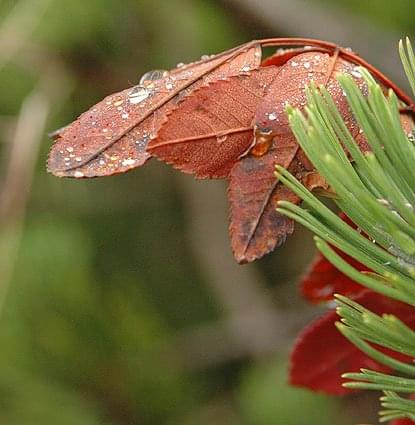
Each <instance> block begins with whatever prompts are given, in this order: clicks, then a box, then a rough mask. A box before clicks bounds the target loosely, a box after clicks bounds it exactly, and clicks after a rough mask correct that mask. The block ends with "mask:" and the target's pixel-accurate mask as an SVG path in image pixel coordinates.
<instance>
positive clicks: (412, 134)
mask: <svg viewBox="0 0 415 425" xmlns="http://www.w3.org/2000/svg"><path fill="white" fill-rule="evenodd" d="M407 136H408V140H409V141H410V142H412V143H415V131H411V132H410V133H408V134H407Z"/></svg>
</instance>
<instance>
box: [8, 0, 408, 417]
mask: <svg viewBox="0 0 415 425" xmlns="http://www.w3.org/2000/svg"><path fill="white" fill-rule="evenodd" d="M47 3H48V4H47ZM370 3H372V2H370ZM42 5H44V6H45V11H44V13H38V14H37V12H36V10H39V9H41V8H42V7H43V6H42ZM378 5H379V2H376V4H375V2H373V9H372V12H373V10H377V8H378ZM17 6H19V7H20V11H21V15H19V16H20V18H19V19H17V20H16V21H15V22H14V26H13V27H12V31H11V33H10V34H11V35H10V34H9V37H10V38H9V39H8V40H9V41H8V42H7V43H4V44H1V42H0V178H1V179H2V180H1V183H3V181H4V180H3V177H4V176H5V174H6V170H7V168H8V165H9V163H8V158H9V156H8V155H9V150H10V145H11V141H12V140H13V134H14V130H15V126H16V118H17V116H18V114H19V111H20V108H21V105H22V103H23V102H24V101H25V99H26V98H27V96H29V95H30V93H31V92H32V91H33V90H34V91H37V90H41V91H42V92H43V93H45V94H47V95H48V96H50V101H51V105H50V114H49V119H48V123H47V128H46V129H45V133H46V131H48V130H49V131H51V130H54V129H55V128H58V127H61V126H62V125H64V124H66V123H67V122H69V121H72V120H73V119H74V118H75V117H76V116H77V115H78V114H80V113H81V112H83V111H84V110H85V109H86V108H88V107H89V106H90V105H91V104H93V103H95V102H96V101H98V100H100V99H101V98H102V97H104V96H105V95H106V94H108V93H111V92H113V91H116V90H119V89H122V88H125V87H127V86H129V85H133V84H135V83H137V81H138V80H139V77H140V75H141V74H143V73H144V72H145V71H147V70H149V69H155V68H162V69H163V68H170V67H173V66H174V65H175V64H176V63H178V62H182V61H183V62H186V61H190V60H194V59H196V58H198V57H200V56H201V55H202V54H207V53H215V52H219V51H221V50H223V49H226V48H230V47H232V46H234V45H236V44H238V43H241V42H243V41H246V40H248V39H250V38H252V37H251V35H250V34H247V33H245V32H244V31H245V29H244V28H245V27H244V22H246V21H247V20H249V17H246V16H240V15H238V14H237V13H234V9H230V6H229V4H228V2H220V1H214V0H209V1H206V0H169V1H163V0H152V1H150V0H141V1H136V0H125V1H122V2H120V1H116V0H87V1H86V0H2V1H1V2H0V40H2V38H1V36H2V30H3V29H4V26H5V24H6V23H7V22H8V19H9V17H10V15H9V14H10V13H13V11H14V10H15V9H14V8H15V7H17ZM46 6H47V7H46ZM362 7H363V6H362ZM305 13H306V11H305ZM376 13H377V12H376ZM379 13H380V12H379ZM408 15H409V14H406V13H404V14H403V16H404V17H403V18H402V19H405V22H407V20H408V19H409V17H408ZM21 16H23V17H24V19H23V18H22V17H21ZM385 16H389V15H385ZM385 19H387V18H385ZM397 19H398V18H397ZM399 19H400V18H399ZM29 24H30V25H31V24H33V31H29V33H28V34H25V31H26V30H27V31H28V29H29V27H30V25H29ZM9 30H10V28H9ZM276 35H278V34H276ZM291 35H294V34H291ZM298 35H304V34H300V33H299V34H298ZM19 40H20V41H22V42H21V44H20V45H19V46H17V44H18V43H17V44H16V46H17V47H16V46H15V43H16V41H19ZM14 47H16V50H15V51H14V53H13V55H12V57H11V58H7V60H6V59H4V58H6V57H7V56H6V54H5V52H6V51H7V52H8V51H11V49H12V48H14ZM49 145H50V142H49V141H48V140H47V137H46V136H45V137H44V139H43V141H42V143H41V146H40V153H39V160H38V162H37V166H36V169H35V173H34V177H33V182H32V185H31V191H30V193H29V196H28V197H27V199H26V201H27V208H26V217H25V220H24V221H22V223H23V229H22V237H21V240H20V248H19V251H18V253H17V256H16V258H15V259H14V272H13V274H12V278H11V280H10V282H9V285H8V286H9V290H8V294H7V298H6V302H5V305H4V308H3V309H2V310H0V347H1V349H0V423H1V424H2V425H3V424H4V425H38V424H56V425H72V424H76V425H95V424H100V425H124V424H129V425H130V424H131V425H132V424H134V425H175V424H177V425H179V424H180V425H183V424H186V425H187V424H189V425H193V424H195V423H197V424H198V425H205V424H206V425H208V424H209V425H211V424H212V423H214V424H215V425H236V424H238V425H239V424H240V425H254V424H255V425H262V424H264V425H265V424H266V425H274V424H275V425H281V424H284V425H289V424H290V423H293V424H294V423H296V424H298V423H307V424H308V423H310V424H311V422H309V420H311V419H309V418H310V417H311V415H312V413H311V412H313V411H318V412H319V424H320V425H329V424H331V423H336V424H337V423H341V422H340V419H337V418H336V417H333V414H334V413H333V412H334V410H335V409H337V406H338V404H337V402H333V401H331V400H328V399H326V398H322V397H319V396H314V395H310V394H307V393H305V392H303V391H298V390H291V389H288V388H287V387H286V386H285V383H284V384H283V380H282V379H277V378H278V376H279V374H281V373H282V372H281V370H283V368H285V363H281V364H280V365H277V366H274V365H272V366H262V365H261V364H260V365H259V366H258V364H257V363H256V362H258V361H259V357H258V356H257V357H255V356H253V355H252V356H250V355H248V354H246V353H242V354H240V353H239V352H238V349H239V348H240V347H239V345H238V343H235V341H234V340H233V339H232V338H230V337H229V338H223V336H221V334H220V335H219V337H215V338H211V337H210V335H211V334H210V333H209V332H207V333H206V334H207V335H208V336H207V337H206V342H205V344H206V346H204V345H203V344H200V343H199V341H200V340H199V339H197V338H196V339H195V341H196V342H195V343H194V344H195V345H196V347H195V348H196V349H198V350H199V351H198V353H199V356H200V358H199V359H196V360H198V361H200V359H202V360H203V358H204V352H205V351H210V352H212V350H213V351H214V350H215V347H214V346H213V345H214V343H218V341H219V342H221V343H222V345H220V344H219V343H218V346H219V348H217V353H216V354H215V356H216V357H215V356H213V358H215V359H216V363H215V362H212V363H211V364H210V365H206V366H203V362H199V363H198V362H197V361H195V362H194V363H192V362H191V360H192V359H191V356H190V355H189V352H188V351H186V350H187V349H188V347H186V346H185V344H182V343H181V342H182V341H183V340H186V341H189V339H190V341H193V340H192V337H193V335H194V334H195V333H196V334H197V335H199V333H198V332H199V331H200V334H201V335H206V334H205V333H204V331H205V328H204V327H205V326H206V327H208V328H209V327H210V326H211V327H212V328H214V329H219V330H221V329H223V327H225V328H226V329H228V330H229V329H230V330H231V331H232V330H234V328H236V326H234V324H233V322H231V324H227V325H225V326H224V325H223V323H226V320H227V319H229V317H228V316H229V315H230V313H229V312H228V311H227V310H226V308H225V307H224V305H223V304H221V303H220V302H219V300H218V296H217V294H216V293H215V291H214V289H212V288H211V286H209V279H211V276H208V275H207V273H206V270H203V269H202V268H201V267H200V263H199V259H198V258H197V254H196V253H195V252H193V250H192V245H191V244H190V243H189V235H188V233H187V232H188V228H189V226H190V224H191V220H193V219H195V217H193V216H192V215H191V212H190V211H189V209H188V208H187V206H186V203H185V196H184V195H183V188H182V186H181V185H180V183H178V182H180V180H178V177H177V173H175V172H174V171H172V170H169V169H168V168H167V167H162V166H161V164H159V163H158V162H157V161H151V162H150V163H149V164H148V165H146V167H144V168H143V169H141V170H137V171H134V172H132V173H129V174H126V175H122V176H118V177H114V178H108V179H107V178H104V179H97V180H92V181H70V180H59V179H57V178H54V177H52V176H49V175H47V174H46V172H45V167H44V163H45V156H46V153H47V151H48V148H49ZM14 171H18V170H14ZM188 178H190V177H188ZM209 183H210V182H206V183H205V184H209ZM1 190H2V184H1V185H0V191H1ZM224 196H225V195H224ZM214 213H215V211H213V212H212V214H214ZM19 217H20V216H19V215H18V214H17V213H16V217H11V219H10V218H9V221H8V222H7V223H0V249H2V247H7V246H9V245H10V246H12V240H13V239H14V238H18V239H20V236H19V229H18V226H17V225H16V223H15V220H17V221H19V220H21V218H19ZM2 225H4V228H3V227H1V226H2ZM223 226H224V227H223V228H221V229H220V231H221V232H224V231H225V226H226V225H225V224H223ZM6 230H7V232H6ZM209 230H211V231H214V229H209ZM13 232H14V233H15V234H14V233H13ZM6 237H7V240H6ZM9 238H10V243H9ZM296 238H297V236H296ZM294 242H295V243H294ZM298 246H301V249H299V248H298ZM307 246H310V242H309V243H308V245H307V242H306V240H305V239H293V240H292V242H291V244H290V242H288V243H287V245H286V247H284V248H283V249H282V250H280V251H279V252H278V253H276V254H275V255H273V256H270V257H269V258H267V259H266V260H264V261H263V262H262V264H261V265H259V266H255V265H252V266H244V267H251V270H252V271H254V272H255V273H257V274H254V276H259V277H261V278H263V280H264V281H266V282H267V283H269V287H268V288H265V287H264V288H262V289H263V290H264V293H265V294H266V295H267V297H268V298H269V299H270V304H271V305H275V306H276V305H278V304H279V305H284V307H286V308H288V307H289V306H290V307H292V306H293V305H296V302H298V301H295V300H296V290H295V288H294V285H293V284H294V281H295V279H296V276H298V274H299V273H300V272H301V268H302V267H303V263H304V261H306V259H307V258H310V255H311V253H310V252H307ZM226 249H228V250H229V247H228V246H226ZM10 258H12V256H11V257H10ZM300 263H301V264H300ZM215 266H216V265H215V264H211V265H210V267H211V268H212V269H214V268H215ZM2 272H3V271H2V270H0V276H2V275H1V273H2ZM0 280H1V279H0ZM3 285H5V282H2V281H0V306H1V294H2V290H3ZM284 285H285V286H286V287H287V288H289V289H287V291H286V292H278V297H273V291H277V290H279V288H280V287H284ZM301 325H302V323H301V324H298V328H300V327H301ZM209 329H210V328H209ZM231 331H229V333H231ZM248 331H249V329H248V328H247V332H248ZM251 332H252V330H251ZM253 333H255V334H256V336H257V334H258V332H253ZM226 335H228V334H226ZM183 336H185V338H183ZM221 338H222V339H221ZM179 341H180V342H179ZM232 344H233V345H232ZM284 344H287V341H284ZM190 345H191V344H190ZM224 347H225V348H224ZM229 347H231V348H232V347H233V348H232V349H235V354H234V355H228V356H226V355H225V354H226V350H227V349H228V350H229V351H231V348H229ZM275 350H276V351H278V350H280V351H282V352H283V353H285V352H286V350H287V347H286V345H284V346H278V347H276V348H275ZM189 351H190V353H192V350H189ZM224 352H225V354H224ZM189 357H190V360H189ZM206 357H208V356H207V355H206ZM195 364H196V366H195ZM197 364H199V366H197ZM200 364H202V366H200ZM277 371H278V372H277ZM241 374H242V376H244V378H243V379H242V381H240V376H241ZM339 405H340V404H339ZM290 406H291V407H290ZM298 406H300V407H301V409H299V408H298ZM342 406H344V405H343V404H342ZM290 411H292V412H293V416H292V417H287V415H289V412H290ZM323 412H325V413H323ZM294 413H295V415H297V414H298V416H295V415H294ZM344 416H345V417H346V415H344ZM359 417H360V418H361V417H362V415H359ZM290 421H291V422H290Z"/></svg>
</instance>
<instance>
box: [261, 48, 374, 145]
mask: <svg viewBox="0 0 415 425" xmlns="http://www.w3.org/2000/svg"><path fill="white" fill-rule="evenodd" d="M339 73H346V74H350V75H352V76H353V78H354V79H355V81H356V83H357V84H358V85H359V87H360V88H361V89H362V90H365V89H366V85H365V83H364V81H363V79H362V78H361V76H360V74H359V73H358V71H357V69H355V65H353V64H352V63H350V62H348V61H346V60H344V59H342V58H340V57H338V56H330V55H329V54H327V53H319V52H317V53H316V52H307V53H301V54H299V55H297V56H295V57H294V58H292V59H290V60H289V61H288V62H287V63H286V64H285V65H283V66H282V67H281V68H280V71H279V73H278V76H277V78H276V79H275V80H274V81H273V83H272V84H271V85H270V87H269V89H268V90H267V95H266V96H265V98H264V100H263V102H262V103H261V104H260V105H259V106H258V109H257V111H256V114H255V119H254V123H255V126H256V127H257V128H258V129H259V134H261V132H263V133H265V134H266V135H269V137H271V136H274V137H275V139H276V140H277V143H285V142H286V138H289V139H290V140H291V139H292V137H293V136H292V133H291V129H290V127H289V123H288V117H287V114H286V112H285V109H286V106H287V105H288V104H289V105H291V106H293V107H298V108H302V107H304V105H305V104H306V95H305V87H306V86H307V85H309V84H310V83H311V81H313V82H314V83H316V84H317V85H319V84H323V85H325V86H326V88H327V90H328V91H329V93H330V94H331V95H332V97H333V99H334V101H335V102H336V105H337V107H338V108H339V110H340V112H341V113H342V116H343V119H344V120H345V123H346V124H347V125H348V128H349V130H350V131H351V133H352V135H354V136H357V135H358V134H359V128H358V126H357V124H356V122H355V120H354V118H353V115H352V113H351V111H350V109H349V107H348V104H347V101H346V98H345V96H344V94H343V90H342V88H341V86H340V84H339V82H338V81H337V79H336V76H337V75H338V74H339ZM362 147H363V146H362ZM364 149H365V150H367V146H364Z"/></svg>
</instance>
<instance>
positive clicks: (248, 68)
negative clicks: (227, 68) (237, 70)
mask: <svg viewBox="0 0 415 425" xmlns="http://www.w3.org/2000/svg"><path fill="white" fill-rule="evenodd" d="M250 70H251V67H250V66H249V65H248V64H245V65H244V66H243V67H242V68H241V71H242V72H249V71H250Z"/></svg>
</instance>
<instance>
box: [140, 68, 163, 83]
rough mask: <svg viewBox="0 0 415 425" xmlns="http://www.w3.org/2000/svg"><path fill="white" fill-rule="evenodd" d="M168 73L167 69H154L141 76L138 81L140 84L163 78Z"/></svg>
mask: <svg viewBox="0 0 415 425" xmlns="http://www.w3.org/2000/svg"><path fill="white" fill-rule="evenodd" d="M167 75H168V71H166V70H165V69H154V70H153V71H148V72H146V73H145V74H143V76H142V77H141V78H140V82H139V83H138V84H139V85H140V86H141V85H143V84H145V83H146V82H151V81H157V80H161V79H162V78H164V77H166V76H167Z"/></svg>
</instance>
